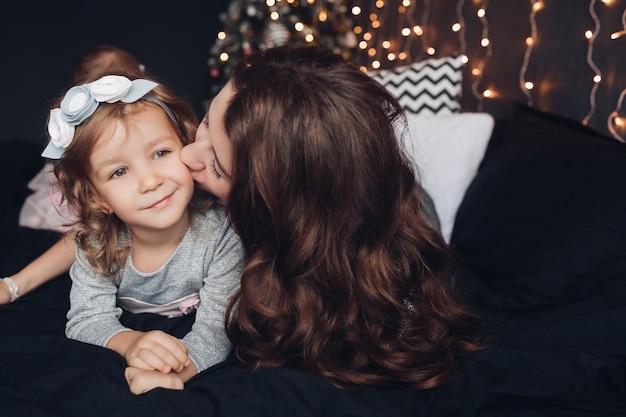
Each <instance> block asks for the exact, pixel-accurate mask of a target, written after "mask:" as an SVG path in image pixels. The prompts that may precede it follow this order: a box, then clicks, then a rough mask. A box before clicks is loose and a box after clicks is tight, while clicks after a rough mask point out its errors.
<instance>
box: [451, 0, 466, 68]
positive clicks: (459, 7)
mask: <svg viewBox="0 0 626 417" xmlns="http://www.w3.org/2000/svg"><path fill="white" fill-rule="evenodd" d="M464 4H465V0H459V1H458V3H457V4H456V23H455V24H454V25H452V31H454V32H458V33H459V53H460V54H461V55H463V57H464V62H463V63H467V55H466V51H467V42H466V41H465V18H464V17H463V5H464ZM457 25H458V26H457Z"/></svg>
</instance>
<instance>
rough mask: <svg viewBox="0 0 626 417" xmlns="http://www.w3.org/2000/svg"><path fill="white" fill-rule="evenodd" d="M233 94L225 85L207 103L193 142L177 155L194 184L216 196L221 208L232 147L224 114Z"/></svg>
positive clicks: (227, 189)
mask: <svg viewBox="0 0 626 417" xmlns="http://www.w3.org/2000/svg"><path fill="white" fill-rule="evenodd" d="M233 94H234V91H233V89H232V85H231V83H230V82H229V83H227V84H226V85H225V86H224V87H223V88H222V90H221V91H220V92H219V94H217V95H216V96H215V98H214V99H213V101H212V102H211V105H210V106H209V111H208V112H207V114H206V115H205V116H204V119H202V122H201V123H200V126H199V127H198V131H197V132H196V140H195V142H194V143H191V144H189V145H187V146H185V147H184V148H183V150H182V151H181V153H180V158H181V160H182V161H183V163H185V165H187V166H188V167H189V170H190V171H191V175H192V176H193V178H194V180H195V181H196V184H197V185H198V186H199V187H200V188H202V189H204V190H206V191H209V192H210V193H211V194H213V195H214V196H215V197H217V199H218V203H220V204H222V205H226V204H228V195H229V193H230V187H231V182H232V176H231V174H232V146H231V143H230V139H229V138H228V136H227V135H226V131H225V130H224V113H225V112H226V107H227V105H228V102H229V101H230V99H231V97H232V96H233Z"/></svg>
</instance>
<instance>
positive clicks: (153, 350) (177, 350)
mask: <svg viewBox="0 0 626 417" xmlns="http://www.w3.org/2000/svg"><path fill="white" fill-rule="evenodd" d="M107 347H108V348H110V349H113V350H115V351H116V352H118V353H120V354H121V355H122V356H124V358H125V359H126V362H127V363H128V365H129V366H131V367H134V368H140V369H144V370H147V371H151V370H156V371H159V372H162V373H165V374H166V373H169V372H172V371H174V372H181V371H182V370H183V369H185V367H187V366H189V364H190V363H191V359H189V356H188V355H187V347H186V346H185V345H184V344H183V343H182V342H181V341H180V340H178V339H177V338H175V337H174V336H171V335H169V334H167V333H165V332H162V331H160V330H153V331H150V332H145V333H144V332H137V331H126V332H121V333H118V334H116V335H115V336H113V338H112V339H111V341H109V344H108V345H107Z"/></svg>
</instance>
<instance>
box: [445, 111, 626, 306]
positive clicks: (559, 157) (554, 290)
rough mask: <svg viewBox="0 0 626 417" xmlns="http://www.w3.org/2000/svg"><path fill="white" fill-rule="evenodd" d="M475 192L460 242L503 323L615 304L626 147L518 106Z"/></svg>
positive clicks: (459, 227) (481, 292)
mask: <svg viewBox="0 0 626 417" xmlns="http://www.w3.org/2000/svg"><path fill="white" fill-rule="evenodd" d="M498 132H499V128H498V129H497V130H496V131H495V132H494V136H493V139H492V141H491V143H490V145H489V147H488V149H487V152H486V154H485V158H484V160H483V162H482V164H481V166H480V168H479V171H478V173H477V174H476V177H475V178H474V180H473V181H472V183H471V184H470V186H469V187H468V189H467V191H466V194H465V197H464V199H463V202H462V203H461V205H460V207H459V210H458V213H457V216H456V222H455V225H454V231H453V233H452V238H451V242H452V245H453V246H454V247H455V248H456V249H457V251H458V252H459V253H460V256H461V258H462V259H463V263H464V266H463V267H462V270H463V272H462V273H461V276H460V281H461V284H462V285H463V286H465V287H466V288H467V289H468V290H469V291H470V296H472V298H473V299H474V301H475V302H476V303H477V306H478V307H480V308H486V309H489V310H490V311H491V312H492V313H494V314H495V312H496V311H498V312H499V314H519V313H522V312H524V311H527V312H528V311H531V310H537V309H542V310H544V309H547V308H553V307H555V306H557V305H561V304H564V303H572V302H576V301H580V300H586V299H589V298H590V297H594V295H595V296H598V295H599V294H602V293H603V292H604V293H605V294H606V293H607V292H608V293H611V291H614V290H615V288H619V286H621V287H622V288H623V285H624V284H623V282H624V276H625V273H626V146H624V144H621V143H619V142H617V141H616V140H613V139H609V138H607V137H604V136H602V135H600V134H598V133H596V132H593V131H592V130H590V129H588V128H585V127H583V126H582V125H580V123H577V122H572V121H569V120H566V119H564V118H561V117H558V116H553V115H549V114H545V113H542V112H540V111H537V110H532V109H530V108H527V107H525V106H521V105H519V106H518V107H517V109H516V110H515V114H514V116H513V118H512V119H511V120H509V121H508V122H507V125H506V126H505V128H504V129H502V131H501V132H500V133H498Z"/></svg>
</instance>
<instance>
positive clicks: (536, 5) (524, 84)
mask: <svg viewBox="0 0 626 417" xmlns="http://www.w3.org/2000/svg"><path fill="white" fill-rule="evenodd" d="M542 8H543V3H542V2H541V1H540V0H530V15H529V16H528V22H529V23H530V36H529V37H527V38H526V50H525V52H524V61H523V63H522V68H521V69H520V72H519V85H520V88H521V89H522V92H523V93H524V95H525V96H526V104H528V106H532V105H533V96H532V94H531V93H530V90H532V89H533V88H534V87H535V84H534V83H533V82H532V81H526V71H527V70H528V63H529V61H530V54H531V53H532V51H533V46H535V42H536V40H537V20H536V15H537V12H538V11H539V10H541V9H542Z"/></svg>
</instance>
